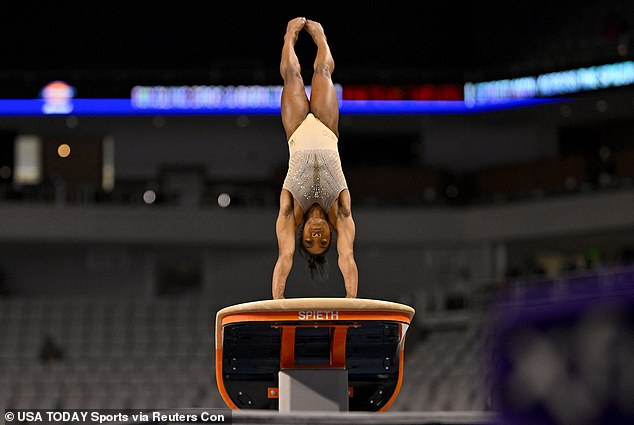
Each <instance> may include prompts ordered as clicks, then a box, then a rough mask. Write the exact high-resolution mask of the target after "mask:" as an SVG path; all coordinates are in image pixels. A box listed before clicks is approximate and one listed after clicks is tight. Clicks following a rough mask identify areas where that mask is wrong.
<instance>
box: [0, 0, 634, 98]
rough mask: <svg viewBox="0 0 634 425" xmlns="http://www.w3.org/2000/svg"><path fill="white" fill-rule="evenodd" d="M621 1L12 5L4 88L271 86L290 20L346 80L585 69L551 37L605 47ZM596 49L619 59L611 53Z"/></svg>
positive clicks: (94, 92) (457, 78)
mask: <svg viewBox="0 0 634 425" xmlns="http://www.w3.org/2000/svg"><path fill="white" fill-rule="evenodd" d="M594 3H596V2H594ZM612 3H614V4H612ZM619 4H621V2H601V7H600V10H599V11H598V12H596V13H595V12H593V11H592V10H589V9H592V7H593V2H590V1H569V0H564V1H542V0H539V1H531V2H504V1H480V2H457V1H449V2H399V3H397V4H394V3H393V2H375V1H365V2H361V1H346V2H341V1H330V0H324V1H319V2H285V1H281V2H246V1H232V2H194V1H182V2H165V3H157V2H152V3H147V2H126V3H125V4H124V3H121V2H103V1H100V2H94V1H90V2H79V1H67V2H44V3H42V4H39V3H35V2H19V3H17V2H14V3H13V4H12V5H9V6H6V7H5V11H4V12H3V15H4V18H3V20H2V25H1V29H0V31H1V33H0V34H1V37H0V50H1V51H2V57H1V58H0V61H1V67H2V69H3V71H2V73H1V74H2V77H3V80H4V81H5V82H6V83H5V84H0V87H1V89H2V91H3V92H4V94H5V96H18V97H19V96H24V95H29V94H32V95H33V93H31V92H32V91H33V90H39V88H41V82H42V81H44V82H45V81H49V80H47V78H48V74H49V73H51V72H55V75H56V76H58V78H61V77H63V76H68V79H72V80H73V81H74V82H77V83H76V87H77V88H78V89H79V90H80V91H79V92H78V94H77V95H78V96H79V97H91V96H107V95H112V91H113V90H121V91H122V93H124V94H127V93H128V92H127V90H128V88H129V87H128V86H129V84H126V82H127V81H128V79H131V80H134V82H135V83H144V82H145V83H146V84H153V83H166V84H180V83H183V84H185V83H187V84H191V83H196V82H197V83H200V84H279V83H280V82H281V79H280V77H279V73H278V68H279V56H280V51H281V47H282V38H283V35H284V31H285V28H286V23H287V21H288V20H289V19H291V18H294V17H296V16H306V17H307V18H309V19H314V20H317V21H320V22H321V23H322V25H323V26H324V28H325V32H326V35H327V36H328V38H329V41H330V44H331V48H332V50H333V54H334V57H335V60H336V64H337V71H336V74H335V77H336V79H337V81H338V82H340V83H342V84H346V83H351V82H354V83H355V84H363V83H383V84H387V83H394V84H410V83H418V82H422V81H424V82H426V83H429V82H439V83H440V82H451V83H462V82H464V81H466V80H480V79H487V78H495V77H497V76H504V77H505V78H506V77H509V76H511V75H512V74H531V73H535V72H543V71H548V70H549V69H548V68H552V69H553V70H554V69H561V66H562V63H561V62H562V61H565V62H567V63H566V64H567V65H568V66H583V65H586V64H589V63H590V62H588V63H584V62H586V61H587V60H590V59H584V58H583V57H580V55H578V54H576V55H570V57H569V52H566V51H562V47H561V43H560V44H558V47H557V49H558V51H559V52H558V54H555V55H553V54H552V53H553V52H551V51H549V50H548V49H549V48H550V47H551V45H552V44H553V43H552V40H553V39H557V40H560V39H561V38H562V37H566V36H567V33H569V34H568V35H569V36H570V37H571V38H575V37H576V35H575V34H574V33H573V32H574V31H575V30H574V28H576V26H579V25H583V26H584V27H583V31H584V32H585V35H586V37H587V36H588V35H590V36H595V37H596V38H598V39H601V40H602V41H604V42H605V41H610V38H616V37H617V36H618V35H619V34H622V33H623V32H629V28H628V27H627V23H626V20H625V19H624V18H623V17H622V16H621V15H620V12H619V7H618V5H619ZM588 14H591V15H592V19H593V22H592V23H591V25H588V24H587V15H588ZM584 16H586V18H584ZM579 29H580V28H579ZM604 53H605V55H607V56H611V57H612V58H613V59H618V57H617V56H616V52H615V50H614V49H612V51H610V52H604ZM298 54H299V56H300V60H301V62H302V63H303V64H304V70H305V71H306V70H310V68H312V67H311V66H310V65H309V64H310V61H311V60H312V55H313V54H314V47H313V45H312V43H311V42H310V38H309V37H308V36H307V34H304V36H303V37H300V40H299V42H298ZM541 57H544V58H546V59H547V60H539V58H541ZM529 58H530V61H527V60H528V59H529ZM591 59H592V61H595V62H593V63H596V59H597V58H596V57H593V58H591ZM602 59H608V58H602ZM519 63H521V66H519ZM509 74H511V75H509ZM71 77H74V78H71ZM140 80H143V81H140ZM29 90H31V91H29ZM117 94H118V91H117Z"/></svg>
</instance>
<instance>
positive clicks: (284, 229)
mask: <svg viewBox="0 0 634 425" xmlns="http://www.w3.org/2000/svg"><path fill="white" fill-rule="evenodd" d="M296 227H297V226H296V225H295V214H294V209H293V196H292V195H291V193H290V192H289V191H287V190H284V189H283V190H282V194H281V195H280V212H279V214H278V216H277V222H276V223H275V233H276V234H277V246H278V251H279V253H278V256H277V263H275V269H273V288H272V292H273V299H280V298H284V288H285V287H286V278H287V277H288V274H289V273H290V271H291V267H293V254H294V253H295V230H296Z"/></svg>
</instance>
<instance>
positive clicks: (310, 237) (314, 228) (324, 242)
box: [298, 214, 332, 280]
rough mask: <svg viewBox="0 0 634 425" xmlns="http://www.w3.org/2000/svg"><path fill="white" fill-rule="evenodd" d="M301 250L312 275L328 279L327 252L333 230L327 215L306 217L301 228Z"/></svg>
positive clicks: (318, 278) (315, 277) (299, 236)
mask: <svg viewBox="0 0 634 425" xmlns="http://www.w3.org/2000/svg"><path fill="white" fill-rule="evenodd" d="M298 238H299V251H300V253H301V254H302V256H303V257H304V258H305V259H306V261H308V269H309V270H310V275H311V277H312V278H313V279H315V280H326V278H327V277H328V270H327V264H326V253H327V252H328V250H329V249H330V245H331V244H332V231H331V228H330V223H329V222H328V218H327V216H326V215H325V214H324V218H320V217H308V218H305V219H304V221H303V223H302V225H301V226H300V228H299V235H298Z"/></svg>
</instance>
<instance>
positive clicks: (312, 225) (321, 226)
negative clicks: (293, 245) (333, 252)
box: [302, 217, 331, 255]
mask: <svg viewBox="0 0 634 425" xmlns="http://www.w3.org/2000/svg"><path fill="white" fill-rule="evenodd" d="M330 236H331V235H330V226H329V225H328V222H327V221H326V220H324V219H323V218H316V217H311V218H309V219H308V220H306V224H305V225H304V231H303V232H302V244H303V245H304V248H306V251H308V252H309V253H311V254H313V255H320V254H323V253H324V252H326V251H327V250H328V248H329V247H330Z"/></svg>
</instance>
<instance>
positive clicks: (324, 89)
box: [306, 19, 339, 138]
mask: <svg viewBox="0 0 634 425" xmlns="http://www.w3.org/2000/svg"><path fill="white" fill-rule="evenodd" d="M306 31H308V33H309V34H310V35H311V37H312V38H313V41H314V42H315V44H316V45H317V56H316V57H315V63H314V64H313V79H312V83H311V94H310V112H312V113H313V114H314V115H315V117H317V118H318V119H319V121H321V122H323V123H324V124H325V125H326V127H328V128H329V129H330V130H331V131H332V132H333V133H335V135H336V136H337V138H338V137H339V104H338V101H337V92H336V90H335V85H334V84H333V83H332V78H331V75H332V72H333V71H334V69H335V61H334V60H333V58H332V54H331V53H330V47H329V46H328V42H327V41H326V35H325V34H324V29H323V28H322V26H321V24H320V23H319V22H315V21H311V20H310V19H308V20H306Z"/></svg>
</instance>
